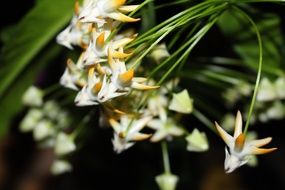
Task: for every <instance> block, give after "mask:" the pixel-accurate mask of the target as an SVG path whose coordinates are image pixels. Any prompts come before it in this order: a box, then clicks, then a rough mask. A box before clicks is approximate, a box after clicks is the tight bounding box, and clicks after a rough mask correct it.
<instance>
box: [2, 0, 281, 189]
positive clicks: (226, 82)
mask: <svg viewBox="0 0 285 190" xmlns="http://www.w3.org/2000/svg"><path fill="white" fill-rule="evenodd" d="M268 7H272V8H273V9H272V10H273V11H272V10H271V9H269V8H268ZM277 8H278V9H277ZM275 10H279V11H275ZM284 10H285V6H284V4H283V3H282V0H279V1H278V0H271V1H270V0H268V1H266V0H205V1H196V0H176V1H160V0H144V1H139V0H129V1H127V0H65V1H58V0H41V1H36V3H35V5H34V6H33V7H32V8H31V9H30V10H29V11H28V13H27V14H26V15H25V16H23V17H22V18H21V19H20V21H19V22H18V23H16V24H15V25H12V26H8V27H6V28H4V29H3V30H2V31H1V40H2V42H3V47H2V52H1V67H0V68H1V69H0V76H1V80H0V97H1V99H0V107H1V108H2V109H1V110H2V111H1V114H0V122H1V124H0V125H1V127H0V134H1V138H5V137H6V136H9V134H11V133H13V132H12V131H13V130H11V128H13V129H14V128H16V131H19V132H20V133H22V135H23V136H25V135H27V136H28V137H29V138H30V139H33V140H32V141H33V142H34V143H35V145H34V146H35V147H37V149H40V150H49V155H52V156H51V158H50V159H49V161H48V164H47V165H46V167H45V171H46V172H47V173H48V176H50V177H52V176H59V175H60V176H62V175H68V174H70V173H76V172H77V169H76V168H80V167H81V166H82V167H83V166H84V167H86V165H87V166H88V164H89V165H90V167H91V165H92V164H94V163H95V164H96V160H93V161H92V160H89V161H88V163H84V161H83V160H81V159H79V160H76V159H75V158H80V157H84V156H82V155H84V154H83V153H82V152H83V151H85V152H86V151H87V152H94V154H95V155H96V157H100V158H101V159H102V160H104V159H107V160H108V159H109V158H108V154H104V151H105V152H109V151H112V157H113V158H114V159H118V160H119V159H121V158H122V157H121V155H124V154H125V155H126V156H125V157H124V158H125V162H128V159H130V160H131V159H132V158H131V156H130V158H128V156H127V155H128V154H127V152H128V151H135V153H133V154H135V155H136V156H137V157H138V158H137V161H138V162H143V160H144V159H145V158H144V157H145V155H148V154H155V155H159V156H155V158H156V159H157V161H154V162H157V163H161V164H160V166H159V167H157V168H158V169H157V168H156V169H155V170H151V169H149V172H147V170H144V172H142V173H141V174H136V175H138V176H137V180H138V181H143V182H141V183H145V184H147V185H140V183H139V182H138V183H137V184H136V187H135V188H134V187H128V183H129V182H128V181H129V179H128V178H126V179H125V180H124V181H122V182H121V183H124V184H125V185H124V187H126V189H144V188H148V189H160V190H174V189H183V188H184V189H185V188H187V189H190V188H191V186H190V185H189V187H187V185H185V184H187V183H186V182H185V181H187V180H186V176H187V173H188V172H186V170H187V167H183V163H182V164H181V165H182V166H180V167H179V165H178V164H177V163H173V162H175V159H172V158H171V156H172V153H173V154H177V151H178V152H184V153H181V155H180V156H179V158H180V159H181V156H184V155H185V152H186V153H187V154H188V155H195V156H199V155H201V156H202V155H203V154H205V153H206V152H207V151H210V150H211V151H215V152H216V153H217V154H223V152H224V157H225V158H224V165H223V164H220V165H219V168H223V169H224V172H225V173H226V174H229V173H232V172H239V170H238V168H240V167H249V166H252V167H253V166H257V165H258V157H259V155H263V154H267V153H271V152H278V151H276V150H277V148H276V147H278V144H277V143H275V142H274V136H273V137H271V134H264V133H262V135H258V134H259V128H256V126H258V125H263V124H265V123H269V124H270V123H271V122H272V121H282V120H284V117H285V106H284V99H285V73H284V66H285V63H284V47H285V46H284V42H283V38H282V25H281V19H280V18H281V16H282V11H283V12H284ZM283 32H284V31H283ZM98 134H99V135H98ZM100 134H101V135H100ZM99 136H100V137H99ZM209 137H210V139H209ZM96 139H97V141H96V143H97V144H101V143H102V146H103V145H104V143H106V142H107V144H108V143H109V145H110V146H105V145H104V151H103V152H101V153H99V152H100V151H98V150H99V149H96V148H95V147H92V146H90V142H92V140H96ZM98 139H99V140H98ZM272 139H273V143H271V144H270V145H268V147H267V144H269V143H270V142H271V141H272ZM219 143H220V144H221V143H223V144H224V147H225V148H224V151H223V150H222V149H220V148H218V147H219ZM91 144H92V143H91ZM98 146H99V145H98ZM153 147H155V148H153ZM154 152H155V153H154ZM157 152H158V153H157ZM160 153H161V156H160ZM271 154H272V155H273V154H275V153H271ZM87 155H88V154H87ZM257 156H258V157H257ZM176 157H177V155H176ZM269 157H270V155H269V156H267V157H266V158H269ZM185 159H186V158H185ZM185 159H184V160H185ZM210 161H211V158H209V162H210ZM189 162H190V160H189ZM172 163H173V164H172ZM220 163H222V162H220ZM107 164H108V163H107ZM139 164H140V163H137V165H139ZM190 164H192V165H195V162H190ZM245 165H247V166H245ZM133 166H134V165H132V166H130V167H133ZM150 166H153V164H151V163H150V165H149V166H145V167H149V168H150ZM176 166H178V167H177V168H176ZM100 167H103V168H104V167H106V168H108V166H104V164H103V165H101V166H100ZM261 167H262V166H261ZM91 168H92V167H91ZM124 169H126V170H128V169H127V168H124ZM124 169H123V168H122V167H120V166H117V167H114V168H113V172H115V171H116V172H118V173H120V172H122V173H124V172H123V171H120V170H124ZM94 170H96V169H95V168H94ZM252 170H254V168H252ZM154 171H155V172H154ZM185 172H186V173H185ZM191 172H193V173H195V170H193V171H191ZM137 173H140V171H137ZM142 174H144V175H142ZM133 178H134V177H133ZM133 178H132V179H133ZM144 179H145V180H144ZM113 180H115V179H112V178H109V181H110V183H112V181H113ZM117 181H119V180H117ZM181 181H182V182H181ZM152 182H153V183H152ZM154 182H155V183H156V185H155V184H154ZM132 183H134V182H132ZM180 183H183V186H182V185H179V184H180ZM149 184H151V185H149ZM114 185H115V184H114ZM115 186H116V185H115ZM108 187H110V186H108Z"/></svg>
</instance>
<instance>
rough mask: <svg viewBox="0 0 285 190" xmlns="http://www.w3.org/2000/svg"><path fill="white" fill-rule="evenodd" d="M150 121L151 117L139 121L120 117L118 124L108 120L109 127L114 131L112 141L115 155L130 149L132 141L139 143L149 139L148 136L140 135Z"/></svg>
mask: <svg viewBox="0 0 285 190" xmlns="http://www.w3.org/2000/svg"><path fill="white" fill-rule="evenodd" d="M150 120H151V117H143V118H140V119H132V118H128V116H125V115H124V116H122V117H121V118H120V123H119V122H117V121H116V120H114V119H112V118H111V119H109V122H110V124H111V126H112V127H113V129H114V139H113V140H112V143H113V146H114V150H115V151H116V152H117V153H121V152H122V151H124V150H126V149H128V148H129V147H131V146H132V145H133V144H134V143H133V141H141V140H145V139H147V138H149V137H150V135H149V134H144V133H141V132H140V130H142V129H143V128H144V127H145V126H146V125H147V123H148V122H149V121H150Z"/></svg>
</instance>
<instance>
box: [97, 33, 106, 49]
mask: <svg viewBox="0 0 285 190" xmlns="http://www.w3.org/2000/svg"><path fill="white" fill-rule="evenodd" d="M104 42H105V32H102V33H101V34H100V35H99V36H98V37H97V39H96V47H97V48H100V49H102V48H103V46H104Z"/></svg>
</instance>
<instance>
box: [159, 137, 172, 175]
mask: <svg viewBox="0 0 285 190" xmlns="http://www.w3.org/2000/svg"><path fill="white" fill-rule="evenodd" d="M161 150H162V158H163V167H164V172H165V173H167V174H170V173H171V170H170V162H169V154H168V148H167V143H166V142H165V141H162V142H161Z"/></svg>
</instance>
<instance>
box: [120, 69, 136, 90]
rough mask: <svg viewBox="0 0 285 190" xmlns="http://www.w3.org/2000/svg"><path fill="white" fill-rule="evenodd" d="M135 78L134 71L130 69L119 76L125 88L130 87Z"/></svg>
mask: <svg viewBox="0 0 285 190" xmlns="http://www.w3.org/2000/svg"><path fill="white" fill-rule="evenodd" d="M133 77H134V70H133V69H130V70H128V71H126V72H124V73H122V74H120V75H119V81H120V83H121V84H122V85H123V86H128V85H130V83H131V81H132V79H133Z"/></svg>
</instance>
